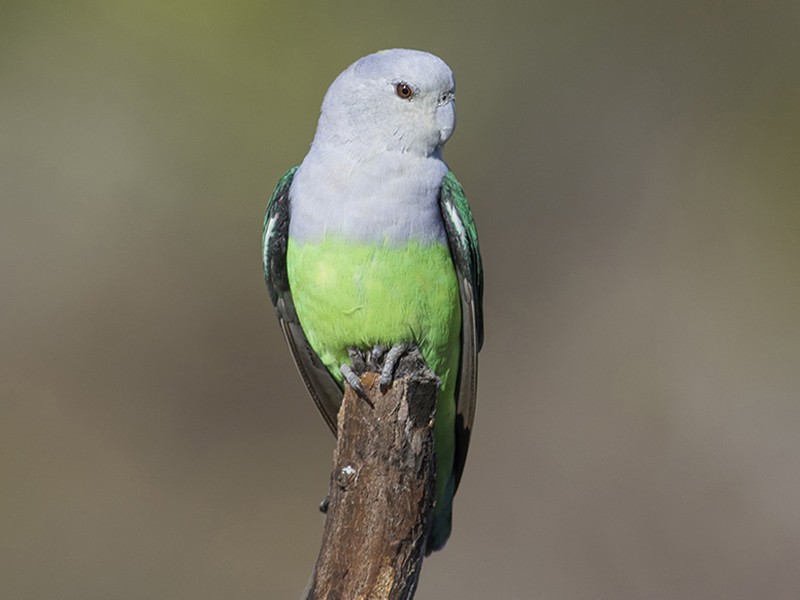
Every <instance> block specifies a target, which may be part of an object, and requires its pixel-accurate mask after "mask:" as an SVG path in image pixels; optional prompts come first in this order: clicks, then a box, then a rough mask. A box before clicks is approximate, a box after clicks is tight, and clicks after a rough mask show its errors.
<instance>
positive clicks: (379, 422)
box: [304, 351, 439, 600]
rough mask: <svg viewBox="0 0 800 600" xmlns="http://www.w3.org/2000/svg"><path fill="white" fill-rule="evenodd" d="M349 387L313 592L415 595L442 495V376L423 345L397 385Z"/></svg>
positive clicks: (373, 599)
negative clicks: (438, 469) (438, 437)
mask: <svg viewBox="0 0 800 600" xmlns="http://www.w3.org/2000/svg"><path fill="white" fill-rule="evenodd" d="M361 384H362V386H363V387H364V391H365V392H366V393H367V396H368V397H369V399H370V401H371V403H372V406H370V404H369V403H368V402H367V401H366V400H365V399H364V398H362V397H359V395H358V394H357V393H356V392H354V391H353V390H352V389H351V388H350V387H349V386H348V387H347V389H346V391H345V395H344V400H343V403H342V408H341V409H340V411H339V422H338V438H337V444H336V451H335V453H334V458H333V471H332V473H331V484H330V493H329V496H328V509H327V518H326V520H325V528H324V531H323V535H322V547H321V548H320V552H319V557H318V558H317V563H316V566H315V567H314V573H313V575H312V579H311V582H310V584H309V588H308V590H307V592H306V595H305V596H304V598H305V599H306V600H333V599H336V600H350V599H362V598H363V599H365V600H410V599H411V598H412V597H413V596H414V592H415V590H416V587H417V581H418V579H419V573H420V570H421V568H422V560H423V557H424V555H425V543H426V540H427V537H428V531H429V527H430V515H431V510H432V508H433V499H434V488H435V485H434V477H435V462H434V447H433V416H434V411H435V407H436V397H437V393H438V389H439V381H438V378H437V377H436V375H434V374H433V372H432V371H430V369H428V367H427V366H426V365H425V363H424V361H422V358H421V356H420V355H419V352H418V351H413V352H411V353H410V354H409V355H408V356H406V357H404V358H403V359H402V360H401V362H400V364H399V365H398V369H397V377H396V379H395V381H394V384H393V385H392V387H391V388H390V389H389V390H388V391H387V392H386V394H383V393H381V391H380V385H379V375H378V374H377V373H375V372H372V371H368V372H366V373H364V374H363V375H362V376H361Z"/></svg>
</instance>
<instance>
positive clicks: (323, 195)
mask: <svg viewBox="0 0 800 600" xmlns="http://www.w3.org/2000/svg"><path fill="white" fill-rule="evenodd" d="M369 167H372V168H369ZM446 172H447V166H446V165H445V164H444V163H443V162H442V161H440V160H437V161H435V162H434V161H430V162H429V163H427V164H425V163H421V164H415V165H411V166H407V167H405V168H404V165H402V164H401V165H393V167H392V168H386V169H379V168H375V165H366V166H363V168H362V169H358V168H354V167H352V166H351V165H342V164H330V165H326V164H315V163H314V162H313V161H311V162H310V161H308V159H306V161H304V163H303V165H301V166H300V168H299V169H298V171H297V173H296V174H295V178H294V181H293V182H292V188H291V192H290V198H291V220H290V223H289V235H290V237H292V238H293V239H295V240H296V241H298V242H301V243H302V242H308V241H312V242H313V241H316V240H319V239H321V238H323V237H328V236H335V237H341V238H344V239H347V240H352V241H362V242H378V243H395V244H403V243H406V242H408V241H412V240H413V241H417V242H420V243H431V242H442V243H446V241H447V239H446V234H445V230H444V224H443V222H442V215H441V211H440V209H439V189H440V187H441V182H442V179H443V178H444V175H445V174H446Z"/></svg>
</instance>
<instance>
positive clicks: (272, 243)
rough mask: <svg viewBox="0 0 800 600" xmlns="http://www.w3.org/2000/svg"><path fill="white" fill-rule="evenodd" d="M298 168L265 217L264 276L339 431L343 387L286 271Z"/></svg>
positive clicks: (296, 352) (306, 373) (307, 378)
mask: <svg viewBox="0 0 800 600" xmlns="http://www.w3.org/2000/svg"><path fill="white" fill-rule="evenodd" d="M296 170H297V167H294V168H292V169H289V170H288V171H287V172H286V174H284V176H283V177H281V179H280V181H278V185H277V186H276V187H275V191H274V192H272V197H271V198H270V200H269V204H268V205H267V214H266V215H265V216H264V232H263V237H262V244H263V245H262V249H263V259H264V279H266V281H267V289H268V290H269V297H270V299H271V300H272V304H274V305H275V310H276V311H277V313H278V320H279V321H280V325H281V330H282V331H283V335H284V337H285V338H286V342H287V343H288V344H289V348H290V349H291V351H292V357H293V358H294V362H295V365H297V370H298V371H300V376H301V377H302V378H303V382H304V383H305V384H306V387H307V388H308V392H309V393H310V394H311V397H312V398H313V399H314V402H315V403H316V405H317V408H318V409H319V412H320V413H321V414H322V416H323V417H324V418H325V422H326V423H327V424H328V427H330V428H331V431H332V432H333V433H334V435H335V434H336V415H337V414H338V412H339V406H340V405H341V400H342V390H341V388H339V386H338V385H337V383H336V381H335V380H334V379H333V377H332V376H331V374H330V373H329V372H328V369H326V368H325V366H324V365H323V364H322V362H321V361H320V360H319V357H318V356H317V353H316V352H314V349H313V348H312V347H311V344H309V342H308V339H307V338H306V335H305V333H304V332H303V328H302V327H301V325H300V321H299V320H298V319H297V314H296V313H295V310H294V301H293V300H292V291H291V289H290V288H289V277H288V274H287V272H286V247H287V244H288V241H289V202H290V200H289V189H290V188H291V185H292V178H293V177H294V173H295V171H296Z"/></svg>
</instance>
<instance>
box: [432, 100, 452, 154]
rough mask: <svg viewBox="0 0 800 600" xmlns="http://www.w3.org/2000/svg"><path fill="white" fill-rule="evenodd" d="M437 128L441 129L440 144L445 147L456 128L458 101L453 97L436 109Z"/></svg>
mask: <svg viewBox="0 0 800 600" xmlns="http://www.w3.org/2000/svg"><path fill="white" fill-rule="evenodd" d="M435 119H436V127H437V128H438V129H439V144H440V145H443V144H444V143H445V142H446V141H447V140H449V139H450V136H451V135H453V130H454V129H455V128H456V101H455V98H454V97H453V96H452V95H448V98H447V99H446V100H445V101H444V102H442V103H440V104H439V105H438V106H437V107H436V115H435Z"/></svg>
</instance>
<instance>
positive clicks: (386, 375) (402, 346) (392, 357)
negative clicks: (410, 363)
mask: <svg viewBox="0 0 800 600" xmlns="http://www.w3.org/2000/svg"><path fill="white" fill-rule="evenodd" d="M410 348H411V344H407V343H405V342H401V343H399V344H395V345H394V346H392V347H391V349H390V350H389V352H388V353H387V354H386V359H385V360H384V361H383V368H382V369H381V381H380V383H381V391H382V392H384V393H385V392H386V390H388V389H389V387H390V386H391V385H392V382H393V381H394V371H395V369H396V368H397V363H398V362H400V358H401V357H402V356H403V355H404V354H405V353H406V352H408V351H409V349H410Z"/></svg>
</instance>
